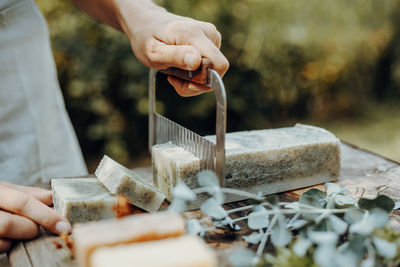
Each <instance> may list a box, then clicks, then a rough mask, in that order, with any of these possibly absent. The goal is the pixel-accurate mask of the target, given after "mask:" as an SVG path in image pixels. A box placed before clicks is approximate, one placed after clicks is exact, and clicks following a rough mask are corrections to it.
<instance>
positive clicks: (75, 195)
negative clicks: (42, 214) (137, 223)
mask: <svg viewBox="0 0 400 267" xmlns="http://www.w3.org/2000/svg"><path fill="white" fill-rule="evenodd" d="M51 187H52V193H53V203H54V208H55V210H56V211H58V212H59V213H60V214H61V215H63V216H64V217H65V218H67V220H68V221H69V222H70V223H72V224H74V223H78V222H79V223H81V222H88V221H98V220H102V219H106V218H112V217H115V213H114V211H113V206H114V205H115V204H116V203H117V197H115V196H113V195H111V194H110V192H108V191H107V189H106V188H105V187H104V186H103V185H102V184H101V182H100V181H99V180H98V179H97V178H64V179H52V180H51Z"/></svg>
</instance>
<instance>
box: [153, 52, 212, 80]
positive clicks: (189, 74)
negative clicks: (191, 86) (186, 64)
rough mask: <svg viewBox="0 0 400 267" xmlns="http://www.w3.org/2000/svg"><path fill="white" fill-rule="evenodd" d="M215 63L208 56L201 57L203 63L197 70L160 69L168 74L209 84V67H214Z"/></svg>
mask: <svg viewBox="0 0 400 267" xmlns="http://www.w3.org/2000/svg"><path fill="white" fill-rule="evenodd" d="M212 68H213V64H212V62H211V60H209V59H208V58H202V59H201V65H200V67H199V68H198V69H197V70H182V69H178V68H168V69H163V70H159V72H162V73H164V74H167V75H171V76H174V77H177V78H180V79H182V80H186V81H191V82H194V83H199V84H203V85H207V84H209V82H210V80H209V77H208V69H212Z"/></svg>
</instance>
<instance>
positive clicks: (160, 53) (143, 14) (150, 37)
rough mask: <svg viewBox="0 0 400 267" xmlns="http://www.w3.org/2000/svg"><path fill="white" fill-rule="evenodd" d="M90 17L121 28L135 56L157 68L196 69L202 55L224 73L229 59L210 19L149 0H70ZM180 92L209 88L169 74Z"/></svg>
mask: <svg viewBox="0 0 400 267" xmlns="http://www.w3.org/2000/svg"><path fill="white" fill-rule="evenodd" d="M73 1H74V3H75V4H76V6H78V7H79V8H81V9H82V10H84V11H85V12H86V13H88V14H89V15H91V16H92V17H94V18H96V19H98V20H100V21H102V22H104V23H107V24H109V25H110V26H112V27H114V28H115V29H117V30H120V31H122V32H123V33H125V35H126V36H127V37H128V39H129V41H130V43H131V45H132V50H133V52H134V53H135V55H136V57H137V58H138V59H139V60H140V61H141V62H142V63H143V64H145V65H146V66H148V67H151V68H156V69H161V68H168V67H178V68H181V69H186V70H195V69H197V68H198V67H199V66H200V63H201V58H202V57H207V58H209V59H210V60H211V61H212V62H213V64H214V69H215V70H216V71H217V72H218V73H219V74H220V75H221V76H223V75H224V74H225V72H226V71H227V69H228V67H229V63H228V60H227V59H226V58H225V57H224V55H223V54H222V53H221V51H220V50H219V49H220V47H221V34H220V33H219V32H218V31H217V29H216V28H215V26H214V25H213V24H211V23H207V22H201V21H197V20H193V19H191V18H186V17H182V16H177V15H174V14H172V13H169V12H167V11H166V10H165V9H163V8H161V7H159V6H157V5H155V4H154V3H153V2H152V1H150V0H73ZM168 81H169V82H170V83H171V84H172V85H173V86H174V88H175V90H176V91H177V92H178V94H180V95H181V96H192V95H198V94H201V93H204V92H206V91H209V90H210V89H209V88H208V87H205V86H201V85H198V84H194V83H190V82H187V81H182V80H180V79H177V78H174V77H168Z"/></svg>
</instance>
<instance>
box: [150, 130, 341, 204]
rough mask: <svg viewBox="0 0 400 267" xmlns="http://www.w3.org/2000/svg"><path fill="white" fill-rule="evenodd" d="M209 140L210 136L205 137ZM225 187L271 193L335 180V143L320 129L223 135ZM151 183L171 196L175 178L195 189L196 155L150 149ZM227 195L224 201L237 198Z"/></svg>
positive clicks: (167, 147) (159, 147)
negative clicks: (224, 138)
mask: <svg viewBox="0 0 400 267" xmlns="http://www.w3.org/2000/svg"><path fill="white" fill-rule="evenodd" d="M205 138H206V139H208V140H210V141H212V142H214V143H215V136H206V137H205ZM225 149H226V153H225V154H226V159H225V164H226V168H225V174H226V177H225V187H230V188H237V189H242V190H245V191H248V192H252V193H258V192H261V193H263V194H273V193H277V192H283V191H287V190H291V189H295V188H301V187H306V186H310V185H314V184H319V183H324V182H328V181H333V180H336V179H337V177H338V176H339V173H340V141H339V139H338V138H336V137H335V136H334V135H333V134H332V133H330V132H329V131H327V130H324V129H322V128H318V127H314V126H307V125H300V124H297V125H296V126H294V127H286V128H278V129H268V130H254V131H243V132H234V133H228V134H226V143H225ZM152 165H153V177H154V184H155V185H156V186H157V187H158V188H159V189H160V190H161V191H162V192H163V193H164V194H165V195H166V197H167V198H168V199H169V200H171V198H172V196H171V189H172V188H173V186H175V185H176V184H177V183H178V181H183V182H185V183H186V184H187V185H188V186H189V187H190V188H192V189H194V188H197V187H198V186H199V185H198V182H197V173H198V172H199V169H200V159H199V158H197V157H196V156H194V155H193V154H192V153H190V152H188V151H186V150H184V149H183V148H180V147H178V146H175V145H174V144H172V143H165V144H158V145H155V146H153V147H152ZM238 199H240V198H236V197H234V196H228V197H227V199H226V202H228V201H233V200H238Z"/></svg>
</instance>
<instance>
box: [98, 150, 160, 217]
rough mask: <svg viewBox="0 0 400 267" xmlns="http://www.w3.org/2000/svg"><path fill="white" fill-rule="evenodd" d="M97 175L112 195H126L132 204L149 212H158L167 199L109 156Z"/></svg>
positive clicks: (101, 164)
mask: <svg viewBox="0 0 400 267" xmlns="http://www.w3.org/2000/svg"><path fill="white" fill-rule="evenodd" d="M95 175H96V176H97V178H99V180H100V181H101V182H102V183H103V185H104V186H105V187H107V189H108V190H109V191H110V192H111V193H112V194H119V195H124V196H125V197H126V198H127V199H128V201H129V202H130V203H131V204H133V205H135V206H137V207H139V208H142V209H144V210H146V211H148V212H155V211H157V210H158V209H159V208H160V206H161V204H162V202H163V201H164V199H165V195H164V194H163V193H161V192H160V191H159V190H158V189H157V188H156V187H154V186H153V185H151V184H150V183H147V182H145V181H143V180H142V179H141V178H140V177H139V176H138V175H137V174H136V173H135V172H134V171H132V170H130V169H128V168H125V167H124V166H122V165H121V164H119V163H118V162H116V161H115V160H113V159H111V158H110V157H108V156H107V155H104V157H103V159H102V160H101V162H100V164H99V166H98V167H97V169H96V172H95Z"/></svg>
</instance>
